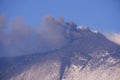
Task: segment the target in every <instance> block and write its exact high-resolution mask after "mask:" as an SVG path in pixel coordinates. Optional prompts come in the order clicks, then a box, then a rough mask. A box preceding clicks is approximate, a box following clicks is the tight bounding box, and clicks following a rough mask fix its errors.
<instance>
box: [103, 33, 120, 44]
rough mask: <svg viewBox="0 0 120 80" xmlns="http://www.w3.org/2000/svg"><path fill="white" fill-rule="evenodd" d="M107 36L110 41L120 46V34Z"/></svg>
mask: <svg viewBox="0 0 120 80" xmlns="http://www.w3.org/2000/svg"><path fill="white" fill-rule="evenodd" d="M105 35H106V37H107V38H108V39H109V40H110V41H113V42H114V43H117V44H119V45H120V33H112V34H105Z"/></svg>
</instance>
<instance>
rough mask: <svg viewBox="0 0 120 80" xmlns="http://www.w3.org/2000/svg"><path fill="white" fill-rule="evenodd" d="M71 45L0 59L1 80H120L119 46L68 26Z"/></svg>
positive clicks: (100, 36)
mask: <svg viewBox="0 0 120 80" xmlns="http://www.w3.org/2000/svg"><path fill="white" fill-rule="evenodd" d="M63 36H65V37H66V39H67V40H68V43H67V44H66V45H64V46H63V47H60V48H55V49H53V48H52V49H51V50H50V51H47V52H41V53H36V54H29V55H23V56H16V57H1V58H0V80H120V46H119V45H117V44H115V43H113V42H111V41H110V40H108V39H107V38H106V37H105V36H104V35H103V34H102V33H100V32H97V31H92V30H90V29H89V28H88V27H77V25H76V24H71V23H69V22H68V23H66V25H65V33H64V35H63Z"/></svg>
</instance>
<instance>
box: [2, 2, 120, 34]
mask: <svg viewBox="0 0 120 80" xmlns="http://www.w3.org/2000/svg"><path fill="white" fill-rule="evenodd" d="M2 14H5V15H6V16H7V17H6V18H7V24H8V23H9V22H10V21H11V20H12V19H13V18H16V17H19V16H22V17H24V19H25V22H26V23H27V24H29V25H31V26H33V25H38V26H39V25H40V23H41V21H42V19H43V17H44V16H47V15H52V16H53V17H55V18H58V17H60V16H62V17H64V18H65V20H66V21H74V22H75V23H76V24H78V25H83V26H89V27H90V28H91V29H97V30H99V31H101V32H109V33H120V1H119V0H0V15H2Z"/></svg>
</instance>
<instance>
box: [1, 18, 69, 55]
mask: <svg viewBox="0 0 120 80" xmlns="http://www.w3.org/2000/svg"><path fill="white" fill-rule="evenodd" d="M64 26H65V22H64V19H63V18H61V17H60V18H59V19H57V20H55V19H54V18H53V17H52V16H47V17H45V18H44V19H43V22H42V25H41V26H40V27H39V28H40V29H39V28H38V27H31V26H29V25H27V24H25V23H23V20H22V18H17V19H15V20H13V21H11V23H10V25H9V27H6V19H5V16H0V56H19V55H25V54H32V53H40V52H45V51H49V50H54V49H59V48H61V47H63V46H65V45H66V44H67V38H66V36H65V35H64V34H65V27H64Z"/></svg>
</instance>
